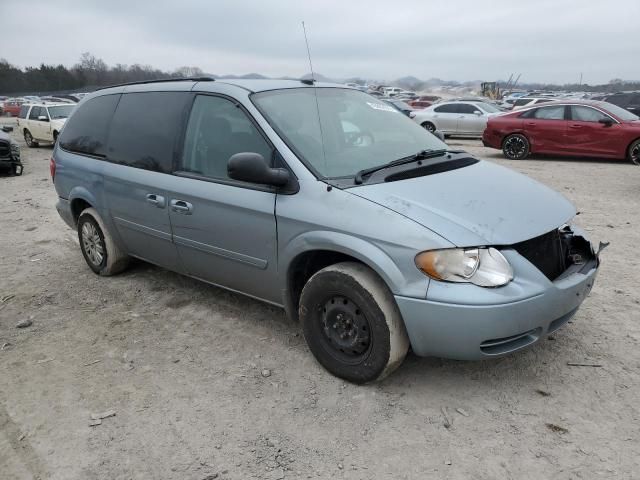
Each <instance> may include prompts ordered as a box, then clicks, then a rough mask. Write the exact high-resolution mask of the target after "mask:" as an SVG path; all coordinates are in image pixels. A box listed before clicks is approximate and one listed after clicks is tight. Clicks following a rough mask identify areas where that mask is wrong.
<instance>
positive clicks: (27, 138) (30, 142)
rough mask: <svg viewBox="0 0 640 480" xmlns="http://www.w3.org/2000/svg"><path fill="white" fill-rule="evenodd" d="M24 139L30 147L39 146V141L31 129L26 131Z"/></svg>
mask: <svg viewBox="0 0 640 480" xmlns="http://www.w3.org/2000/svg"><path fill="white" fill-rule="evenodd" d="M24 141H25V143H26V144H27V147H29V148H35V147H37V146H38V142H36V141H35V140H34V139H33V135H31V132H30V131H29V130H25V131H24Z"/></svg>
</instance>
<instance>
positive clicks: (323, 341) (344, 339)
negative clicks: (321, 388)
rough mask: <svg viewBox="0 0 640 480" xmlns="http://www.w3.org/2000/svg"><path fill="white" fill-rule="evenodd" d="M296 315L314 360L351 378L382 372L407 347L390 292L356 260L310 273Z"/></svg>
mask: <svg viewBox="0 0 640 480" xmlns="http://www.w3.org/2000/svg"><path fill="white" fill-rule="evenodd" d="M299 316H300V321H301V323H302V331H303V333H304V337H305V339H306V341H307V344H308V345H309V349H310V350H311V352H312V353H313V355H314V356H315V357H316V360H318V362H319V363H320V364H321V365H322V366H323V367H324V368H325V369H327V370H328V371H329V372H330V373H332V374H333V375H335V376H336V377H340V378H343V379H345V380H348V381H350V382H353V383H358V384H361V383H367V382H373V381H376V380H381V379H382V378H384V377H386V376H387V375H389V374H390V373H391V372H393V371H394V370H395V369H396V368H397V367H398V366H399V365H400V364H401V363H402V361H403V360H404V357H405V355H406V354H407V350H408V349H409V338H408V336H407V332H406V330H405V326H404V323H403V321H402V316H401V315H400V311H399V310H398V306H397V305H396V302H395V299H394V298H393V294H392V293H391V291H390V290H389V288H388V287H387V285H386V284H385V283H384V281H383V280H382V279H381V278H380V277H379V276H378V275H377V274H376V273H375V272H374V271H373V270H371V269H370V268H368V267H367V266H365V265H362V264H360V263H356V262H343V263H338V264H335V265H330V266H328V267H326V268H323V269H322V270H320V271H319V272H317V273H316V274H315V275H313V276H312V277H311V278H310V279H309V281H308V282H307V284H306V285H305V286H304V288H303V290H302V295H301V297H300V307H299Z"/></svg>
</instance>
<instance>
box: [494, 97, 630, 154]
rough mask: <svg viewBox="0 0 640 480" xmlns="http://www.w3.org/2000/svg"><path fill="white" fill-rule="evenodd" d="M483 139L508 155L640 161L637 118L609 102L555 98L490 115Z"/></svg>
mask: <svg viewBox="0 0 640 480" xmlns="http://www.w3.org/2000/svg"><path fill="white" fill-rule="evenodd" d="M482 143H483V144H484V145H485V146H487V147H492V148H498V149H502V151H503V153H504V155H505V157H507V158H509V159H512V160H520V159H523V158H526V157H527V155H529V154H530V153H544V154H553V155H573V156H584V157H598V158H616V159H625V158H626V159H628V160H630V161H631V162H633V163H635V164H636V165H639V164H640V119H639V118H638V117H637V116H636V115H634V114H632V113H631V112H629V111H627V110H625V109H623V108H621V107H618V106H617V105H613V104H611V103H607V102H596V101H584V100H580V101H574V100H572V101H559V102H554V103H553V104H547V105H543V106H539V107H534V108H528V109H526V110H519V111H516V112H511V113H507V114H503V115H500V116H497V117H492V118H490V119H489V122H488V124H487V128H486V130H485V132H484V135H483V137H482Z"/></svg>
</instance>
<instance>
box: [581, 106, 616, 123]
mask: <svg viewBox="0 0 640 480" xmlns="http://www.w3.org/2000/svg"><path fill="white" fill-rule="evenodd" d="M571 119H572V120H575V121H576V122H599V121H600V120H611V118H610V117H609V116H608V115H605V114H604V113H602V112H600V111H598V110H596V109H595V108H591V107H581V106H578V105H574V106H572V107H571Z"/></svg>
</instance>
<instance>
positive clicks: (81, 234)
mask: <svg viewBox="0 0 640 480" xmlns="http://www.w3.org/2000/svg"><path fill="white" fill-rule="evenodd" d="M78 240H79V241H80V250H81V251H82V256H83V257H84V259H85V261H86V262H87V265H89V268H91V270H93V272H94V273H96V274H98V275H103V276H109V275H115V274H116V273H120V272H121V271H123V270H124V269H125V268H127V265H128V264H129V256H128V255H126V254H125V253H124V252H123V251H122V250H120V249H119V248H118V246H117V245H116V243H115V242H114V241H113V237H112V236H111V234H110V233H109V231H108V230H107V229H106V228H105V226H104V222H103V221H102V218H100V215H99V214H98V212H97V211H96V210H95V209H94V208H87V209H85V210H83V211H82V213H81V214H80V216H79V217H78Z"/></svg>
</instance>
